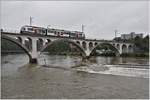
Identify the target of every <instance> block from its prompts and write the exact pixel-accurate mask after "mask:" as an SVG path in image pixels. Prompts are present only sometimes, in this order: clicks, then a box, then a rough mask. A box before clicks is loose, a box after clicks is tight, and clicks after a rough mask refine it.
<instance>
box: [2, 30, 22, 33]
mask: <svg viewBox="0 0 150 100" xmlns="http://www.w3.org/2000/svg"><path fill="white" fill-rule="evenodd" d="M0 32H6V33H15V34H16V33H20V30H12V29H0Z"/></svg>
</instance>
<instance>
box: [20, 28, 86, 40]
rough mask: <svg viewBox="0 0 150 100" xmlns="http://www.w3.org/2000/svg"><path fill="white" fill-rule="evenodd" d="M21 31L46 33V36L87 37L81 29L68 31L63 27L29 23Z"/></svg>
mask: <svg viewBox="0 0 150 100" xmlns="http://www.w3.org/2000/svg"><path fill="white" fill-rule="evenodd" d="M20 33H21V34H30V35H46V36H56V37H68V38H79V39H85V34H83V32H79V31H68V30H61V29H53V28H43V27H36V26H28V25H25V26H23V27H21V30H20Z"/></svg>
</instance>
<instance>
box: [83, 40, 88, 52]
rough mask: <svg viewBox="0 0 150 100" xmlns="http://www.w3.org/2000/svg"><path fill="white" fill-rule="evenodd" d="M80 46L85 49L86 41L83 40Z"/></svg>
mask: <svg viewBox="0 0 150 100" xmlns="http://www.w3.org/2000/svg"><path fill="white" fill-rule="evenodd" d="M82 47H83V48H84V49H85V50H86V49H87V43H86V42H85V41H83V42H82Z"/></svg>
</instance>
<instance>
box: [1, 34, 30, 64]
mask: <svg viewBox="0 0 150 100" xmlns="http://www.w3.org/2000/svg"><path fill="white" fill-rule="evenodd" d="M2 39H4V40H7V41H10V42H12V43H14V44H15V45H17V46H18V47H19V48H21V49H22V50H23V51H24V52H25V53H26V54H27V55H28V57H29V62H31V61H32V56H31V54H30V51H29V50H28V48H26V47H25V46H24V45H22V44H21V43H20V42H19V41H18V40H16V39H13V38H11V37H8V36H2Z"/></svg>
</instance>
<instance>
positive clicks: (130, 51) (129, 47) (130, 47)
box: [128, 45, 133, 53]
mask: <svg viewBox="0 0 150 100" xmlns="http://www.w3.org/2000/svg"><path fill="white" fill-rule="evenodd" d="M128 52H129V53H132V52H133V47H132V45H129V46H128Z"/></svg>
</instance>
